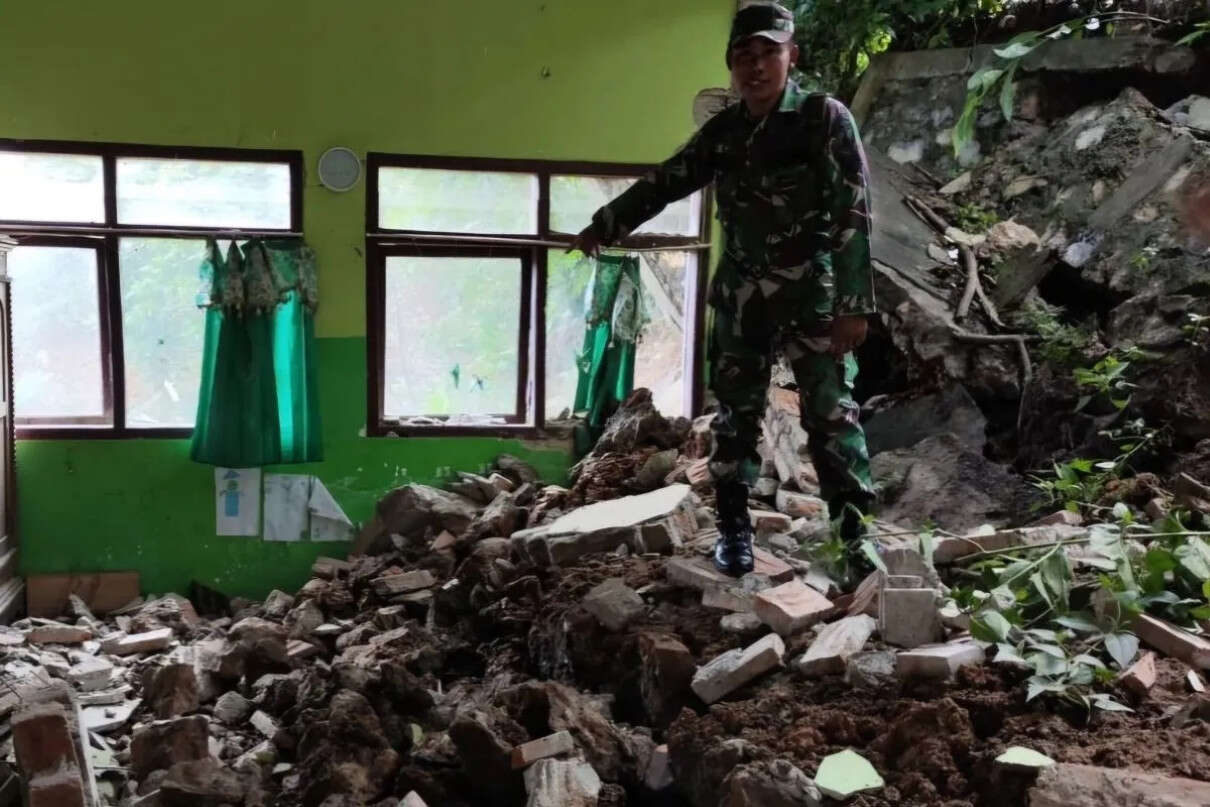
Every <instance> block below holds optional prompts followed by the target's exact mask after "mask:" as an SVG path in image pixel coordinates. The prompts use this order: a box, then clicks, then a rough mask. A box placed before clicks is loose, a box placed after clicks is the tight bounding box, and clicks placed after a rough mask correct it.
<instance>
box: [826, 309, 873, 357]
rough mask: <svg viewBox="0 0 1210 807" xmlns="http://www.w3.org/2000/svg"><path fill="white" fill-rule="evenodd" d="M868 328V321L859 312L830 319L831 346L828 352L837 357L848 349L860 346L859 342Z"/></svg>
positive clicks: (863, 339)
mask: <svg viewBox="0 0 1210 807" xmlns="http://www.w3.org/2000/svg"><path fill="white" fill-rule="evenodd" d="M869 329H870V324H869V322H867V321H866V318H865V317H864V316H862V315H860V314H858V315H847V316H839V317H837V318H836V319H834V320H832V347H831V348H830V352H831V353H832V355H833V356H836V357H838V358H839V357H840V356H843V355H844V354H846V353H848V352H849V351H850V350H855V349H857V348H859V347H861V343H862V342H864V341H865V337H866V333H868V331H869Z"/></svg>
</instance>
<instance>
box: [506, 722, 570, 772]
mask: <svg viewBox="0 0 1210 807" xmlns="http://www.w3.org/2000/svg"><path fill="white" fill-rule="evenodd" d="M575 747H576V743H575V740H573V739H572V737H571V734H570V733H568V732H566V731H560V732H556V733H555V734H548V735H547V736H545V737H540V738H539V739H537V740H531V741H530V742H527V743H524V744H522V745H518V746H517V747H516V748H514V749H513V753H512V764H513V769H514V770H521V769H522V768H528V767H529V766H530V765H532V764H534V763H535V762H537V761H538V760H540V759H546V758H547V757H557V756H559V755H560V754H570V753H571V752H572V751H574V750H575Z"/></svg>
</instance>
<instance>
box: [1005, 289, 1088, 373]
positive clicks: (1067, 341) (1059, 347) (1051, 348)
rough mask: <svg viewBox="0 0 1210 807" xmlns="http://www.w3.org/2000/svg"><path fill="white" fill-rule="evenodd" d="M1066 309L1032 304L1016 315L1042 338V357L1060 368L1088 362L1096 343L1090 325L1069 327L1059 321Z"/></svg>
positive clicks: (1024, 325) (1023, 324)
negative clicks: (1087, 354) (1085, 360)
mask: <svg viewBox="0 0 1210 807" xmlns="http://www.w3.org/2000/svg"><path fill="white" fill-rule="evenodd" d="M1062 310H1063V309H1062V308H1059V307H1058V306H1049V305H1047V304H1046V303H1029V304H1027V305H1025V306H1023V307H1022V308H1021V310H1020V311H1019V312H1018V314H1017V316H1016V321H1017V323H1018V324H1019V325H1020V326H1021V327H1023V328H1025V329H1027V330H1029V331H1032V332H1034V333H1036V334H1037V335H1038V336H1040V337H1041V338H1042V339H1041V342H1039V343H1038V354H1039V355H1040V356H1041V357H1042V358H1043V359H1045V360H1046V361H1048V362H1050V363H1051V364H1056V365H1066V366H1069V365H1074V364H1076V362H1078V361H1082V360H1083V359H1084V356H1085V353H1086V352H1087V351H1088V349H1089V348H1090V347H1092V344H1093V341H1094V339H1093V334H1092V331H1091V329H1090V328H1088V327H1087V326H1083V327H1080V326H1075V325H1068V324H1066V323H1065V322H1062V321H1061V320H1060V319H1059V316H1058V315H1059V314H1060V313H1062Z"/></svg>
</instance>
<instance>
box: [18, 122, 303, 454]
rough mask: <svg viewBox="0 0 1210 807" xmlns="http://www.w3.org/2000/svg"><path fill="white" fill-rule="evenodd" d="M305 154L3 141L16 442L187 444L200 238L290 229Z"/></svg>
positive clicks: (298, 216)
mask: <svg viewBox="0 0 1210 807" xmlns="http://www.w3.org/2000/svg"><path fill="white" fill-rule="evenodd" d="M301 176H302V155H301V152H286V151H262V150H249V149H196V148H175V147H150V146H125V145H118V144H86V143H80V144H74V143H67V144H64V143H38V142H33V141H21V142H18V141H2V142H0V231H2V232H5V233H7V234H12V235H14V236H15V237H16V238H17V242H18V246H17V248H16V249H14V250H13V252H12V254H11V255H10V256H9V271H10V273H11V274H12V276H13V284H12V290H13V291H12V325H13V372H14V385H13V386H14V390H13V391H14V408H15V415H16V424H17V427H18V430H19V433H20V434H21V435H22V436H25V437H57V436H74V435H76V434H79V433H80V431H81V430H82V429H87V430H91V431H93V432H97V431H104V432H105V433H106V434H107V435H108V436H124V435H128V434H129V435H132V436H135V435H137V436H151V435H155V436H173V437H175V436H187V435H188V434H189V432H190V430H191V429H192V427H193V423H194V419H195V417H196V414H197V400H198V383H199V380H200V377H201V359H202V333H203V329H204V325H205V318H204V316H203V312H202V311H201V310H199V307H198V291H199V287H200V283H201V281H200V279H199V275H198V270H199V267H200V265H201V262H202V258H203V256H204V251H203V245H204V243H205V238H206V237H207V236H208V235H214V236H216V237H219V238H225V239H231V238H236V239H240V240H242V238H245V237H254V236H258V235H265V236H270V235H283V234H287V233H291V232H297V231H299V230H300V229H301V224H302V190H301Z"/></svg>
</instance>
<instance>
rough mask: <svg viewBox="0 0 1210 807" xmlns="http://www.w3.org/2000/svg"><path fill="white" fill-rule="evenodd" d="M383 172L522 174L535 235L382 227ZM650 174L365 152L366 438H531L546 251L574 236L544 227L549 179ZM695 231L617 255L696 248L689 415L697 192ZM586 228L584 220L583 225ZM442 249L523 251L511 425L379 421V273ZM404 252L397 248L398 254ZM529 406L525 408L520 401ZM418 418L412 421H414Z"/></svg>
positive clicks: (698, 298) (698, 360) (704, 266)
mask: <svg viewBox="0 0 1210 807" xmlns="http://www.w3.org/2000/svg"><path fill="white" fill-rule="evenodd" d="M381 168H419V169H441V170H448V171H483V172H493V173H521V174H531V175H536V176H537V178H538V199H537V205H538V210H537V213H538V215H537V220H538V226H537V232H536V233H535V234H532V235H531V234H526V235H517V234H515V233H453V232H434V231H429V230H401V229H392V228H387V227H382V226H381V225H380V224H379V194H378V176H379V169H381ZM652 168H653V166H652V165H650V164H646V163H608V162H583V161H566V160H524V159H496V158H486V157H446V156H431V155H403V154H389V153H383V152H370V153H368V154H367V155H366V212H365V215H366V251H365V255H366V377H367V396H366V434H367V435H368V436H370V437H458V436H496V437H521V438H529V437H538V436H541V434H542V432H543V430H544V428H545V426H546V411H545V407H546V284H547V254H548V250H551V249H558V248H567V247H570V246H571V244H572V242H573V241H574V239H575V237H576V236H575V234H573V233H563V232H558V231H555V230H552V229H551V227H550V219H551V215H550V212H551V211H550V205H551V198H550V185H551V177H552V176H600V177H627V178H630V177H642V176H644V175H646V174H647V173H649V172H650V171H651V169H652ZM701 193H702V198H701V209H700V211H699V227H698V234H697V235H692V236H675V235H650V234H641V235H631V236H629V237H627V238H625V239H623V240H622V241H621V242H619V243H618V244H617V245H616V247H617V248H618V249H639V250H660V251H668V252H696V253H697V271H696V273H695V274H694V275H693V276H691V277H687V278H686V281H687V282H686V288H685V294H686V296H687V297H689V298H690V299H691V300H692V309H691V313H692V316H689V317H686V324H687V326H688V327H687V333H686V335H685V338H686V340H687V341H688V343H689V352H690V355H691V360H690V361H689V362H686V367H685V372H686V373H687V374H688V375H689V376H690V378H689V380H688V381H689V394H688V399H689V400H688V404H689V410H690V411H689V414H690V416H692V415H696V414H698V413H700V412H701V410H702V406H703V397H704V384H703V380H702V368H703V366H704V361H705V357H704V353H705V351H704V348H703V345H702V340H701V334H702V333H703V332H704V323H705V311H706V280H707V276H708V273H709V269H710V239H711V231H710V210H711V207H712V197H711V192H710V188H709V187H706V188H703V189H702V192H701ZM585 224H587V222H585ZM443 249H453V250H474V251H475V254H478V255H489V256H490V255H492V254H493V250H496V251H497V252H496V253H495V254H502V255H514V254H516V253H517V251H518V250H521V251H525V252H528V253H529V256H530V257H529V265H530V266H531V267H532V268H531V270H530V272H529V275H530V279H529V284H528V287H527V288H528V294H524V295H523V299H522V301H521V302H522V306H521V309H522V311H521V318H522V321H521V328H520V332H521V333H522V334H523V338H524V339H526V340H527V342H528V343H527V344H526V343H523V344H522V345H521V350H520V352H519V354H518V355H519V362H520V365H521V366H519V367H518V393H517V400H518V416H517V417H516V418H515V419H516V420H518V421H520V422H518V423H510V424H484V425H482V426H478V425H453V426H445V425H436V424H412V423H400V422H398V421H388V420H387V419H385V418H384V417H383V409H382V402H383V398H382V396H383V389H384V387H385V384H384V380H383V374H384V368H385V366H386V365H385V354H384V350H385V331H384V327H385V322H384V318H383V317H384V311H385V308H386V301H385V298H384V295H385V288H386V284H385V270H386V258H387V256H389V255H397V254H413V255H421V254H422V255H426V256H428V255H434V254H437V252H435V251H440V250H443ZM398 250H402V251H398ZM526 403H528V406H524V404H526ZM417 416H419V415H417Z"/></svg>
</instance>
